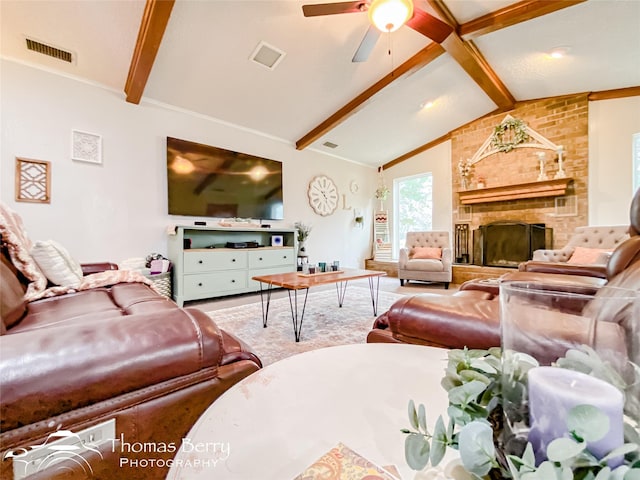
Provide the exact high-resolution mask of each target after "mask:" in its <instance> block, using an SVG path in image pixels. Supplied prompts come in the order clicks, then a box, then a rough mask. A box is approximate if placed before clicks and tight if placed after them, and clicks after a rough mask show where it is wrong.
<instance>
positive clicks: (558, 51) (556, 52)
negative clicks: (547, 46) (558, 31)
mask: <svg viewBox="0 0 640 480" xmlns="http://www.w3.org/2000/svg"><path fill="white" fill-rule="evenodd" d="M569 50H570V49H569V47H564V46H563V47H556V48H554V49H553V50H551V51H550V52H549V53H548V54H547V55H548V56H549V57H551V58H555V59H560V58H564V57H566V56H567V55H568V54H569Z"/></svg>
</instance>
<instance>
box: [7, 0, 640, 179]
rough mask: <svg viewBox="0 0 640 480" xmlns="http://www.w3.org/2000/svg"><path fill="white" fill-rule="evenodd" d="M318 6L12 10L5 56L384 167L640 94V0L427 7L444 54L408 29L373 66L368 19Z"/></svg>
mask: <svg viewBox="0 0 640 480" xmlns="http://www.w3.org/2000/svg"><path fill="white" fill-rule="evenodd" d="M317 3H330V2H319V1H316V0H306V1H301V0H281V1H268V0H256V1H248V0H247V1H239V0H235V1H234V0H232V1H219V0H208V1H203V0H200V1H196V0H176V1H175V2H173V1H172V0H147V2H144V1H137V0H136V1H128V0H125V1H119V0H109V1H105V0H76V1H73V0H71V1H69V0H65V1H62V0H48V1H35V0H2V1H0V21H1V29H2V33H1V37H0V54H1V55H2V57H4V58H8V59H12V60H16V61H20V62H25V63H28V64H31V65H36V66H38V67H40V68H45V69H48V70H53V71H56V72H59V73H61V74H64V75H69V76H74V77H77V78H81V79H84V80H86V81H89V82H92V83H97V84H100V85H103V86H105V87H108V88H111V89H114V90H116V91H118V92H122V94H123V101H129V102H130V103H132V104H137V103H139V102H140V103H149V102H152V103H159V104H163V105H167V106H170V107H172V108H177V109H181V110H187V111H191V112H194V113H196V114H198V115H202V116H205V117H210V118H212V119H215V120H216V121H221V122H225V123H229V124H234V125H237V126H238V127H240V128H243V129H248V130H251V131H254V132H256V133H258V134H260V135H265V136H268V137H271V138H275V139H279V140H282V141H284V142H287V143H290V144H291V146H292V148H297V149H298V150H301V149H313V150H315V151H318V152H321V153H324V154H326V155H331V156H335V157H339V158H342V159H345V160H348V161H353V162H358V163H362V164H369V165H371V166H379V165H384V164H387V165H388V164H390V163H391V164H392V163H394V162H397V161H400V160H402V159H403V158H406V157H408V156H411V155H413V154H415V153H416V152H419V151H421V150H423V149H425V148H427V147H428V146H429V145H430V144H432V142H434V141H438V139H441V138H442V137H443V136H445V135H446V134H447V133H448V132H450V131H451V130H454V129H456V128H457V127H459V126H461V125H464V124H466V123H468V122H470V121H472V120H474V119H476V118H479V117H482V116H483V115H486V114H489V113H491V112H494V111H496V110H502V111H508V110H509V109H511V108H512V107H513V105H514V104H515V103H516V102H518V101H524V100H531V99H536V98H543V97H551V96H558V95H565V94H571V93H580V92H594V94H593V98H606V97H618V96H629V95H640V28H639V25H640V1H637V0H589V1H583V0H555V1H549V0H524V1H520V2H513V1H511V0H415V1H414V4H415V6H416V9H418V10H419V11H424V12H427V13H429V14H430V15H433V16H435V17H437V18H439V19H442V20H444V21H445V22H446V23H448V24H449V25H451V26H452V27H453V31H452V33H451V34H450V35H448V36H447V38H446V39H445V40H444V41H443V42H442V43H441V44H438V43H434V42H432V41H431V40H430V39H429V38H427V37H426V36H424V35H423V34H422V33H420V32H418V31H416V30H415V29H413V28H410V27H409V26H407V25H405V26H403V27H401V28H400V29H399V30H398V31H396V32H394V33H391V34H386V33H385V34H382V35H380V37H379V38H378V40H377V42H376V43H375V46H374V48H373V50H372V51H371V54H370V55H369V57H368V59H367V61H365V62H359V63H354V62H352V57H353V55H354V53H355V52H356V50H357V49H358V46H359V45H360V43H361V41H362V39H363V37H364V35H365V33H366V32H367V31H368V28H369V19H368V16H367V14H366V13H364V12H357V13H348V14H338V15H327V16H315V17H305V16H304V15H303V11H302V5H306V4H317ZM26 38H29V39H33V40H36V41H38V42H42V43H44V44H48V45H51V46H54V47H56V48H59V49H62V50H65V51H69V52H71V53H72V57H73V60H72V62H70V63H68V62H64V61H61V60H59V59H54V58H51V57H49V56H46V55H42V54H41V53H36V52H34V51H30V50H28V49H27V48H26V42H25V39H26ZM260 42H266V44H267V46H269V47H271V48H274V49H275V50H276V51H280V52H282V53H284V56H283V57H282V58H281V60H280V61H279V62H278V63H277V65H276V66H275V68H273V69H270V68H267V67H265V66H263V65H261V64H258V63H256V62H255V61H253V60H252V59H251V57H252V54H253V53H254V52H255V51H256V48H257V47H258V46H259V44H260ZM556 48H561V49H562V50H563V52H564V56H563V58H553V57H552V56H551V55H550V54H551V52H552V50H554V49H556ZM425 105H430V106H429V107H427V108H425ZM188 140H195V141H198V140H201V139H188ZM326 143H328V144H329V146H327V145H326ZM332 145H335V147H333V148H331V147H332ZM218 146H222V147H224V145H218ZM234 148H236V149H237V148H239V147H238V146H234Z"/></svg>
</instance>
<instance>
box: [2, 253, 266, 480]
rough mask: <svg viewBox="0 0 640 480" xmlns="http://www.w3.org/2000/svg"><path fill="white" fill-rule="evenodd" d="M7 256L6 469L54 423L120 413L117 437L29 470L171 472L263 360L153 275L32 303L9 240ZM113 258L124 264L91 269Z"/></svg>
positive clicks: (87, 474) (114, 475) (70, 425)
mask: <svg viewBox="0 0 640 480" xmlns="http://www.w3.org/2000/svg"><path fill="white" fill-rule="evenodd" d="M1 259H2V262H1V263H0V268H1V281H2V284H1V286H2V324H1V326H2V336H0V388H1V404H0V421H1V429H0V450H1V455H2V461H1V463H0V478H2V479H11V478H14V477H13V474H14V473H15V472H16V471H18V470H20V469H24V468H25V464H24V462H23V461H22V460H21V457H20V456H19V454H20V453H23V452H26V451H33V450H35V449H37V448H40V447H38V446H39V445H44V444H47V443H48V442H49V441H51V439H52V437H51V436H52V434H53V437H57V436H61V435H60V432H72V433H74V434H78V436H79V437H80V438H83V437H82V436H81V435H80V432H82V431H84V430H85V429H87V428H88V427H91V426H95V425H97V424H101V423H103V422H105V421H107V420H110V419H115V439H113V440H107V441H104V442H102V443H100V442H99V439H97V438H94V439H90V440H91V441H90V445H89V446H91V447H92V448H91V450H86V451H84V452H82V451H81V452H80V453H77V454H76V453H73V452H75V451H74V450H65V451H64V452H62V453H61V450H53V449H52V450H51V452H50V453H52V454H55V455H57V457H56V458H57V461H56V462H50V463H52V466H50V467H49V468H46V469H44V470H42V469H41V471H37V470H38V466H37V465H36V466H32V468H34V469H35V470H36V472H35V473H34V474H33V475H32V476H30V477H29V479H45V478H46V479H62V478H64V479H86V478H96V479H103V480H111V479H123V480H124V479H127V480H131V479H134V480H135V479H164V478H165V477H166V474H167V472H168V468H169V466H170V463H171V459H172V458H173V457H174V456H175V454H176V451H177V450H178V449H180V448H181V445H182V443H181V442H182V439H184V438H185V437H187V434H188V432H189V430H190V428H191V427H192V426H193V424H194V423H195V421H196V420H197V419H198V417H199V416H200V415H201V414H202V412H203V411H204V410H205V409H206V408H207V407H208V406H209V405H210V404H211V403H212V402H213V401H214V400H215V399H216V398H218V397H219V396H220V395H221V394H222V393H223V392H225V391H226V390H227V389H229V388H230V387H231V386H232V385H234V384H235V383H237V382H238V381H240V380H241V379H243V378H244V377H246V376H248V375H250V374H251V373H253V372H255V371H256V370H258V369H259V368H261V362H260V360H259V359H258V358H257V357H256V355H254V353H252V351H251V350H250V348H249V347H248V346H247V345H246V344H244V343H243V342H242V341H241V340H239V339H238V338H236V337H234V336H233V335H231V334H229V333H227V332H225V331H223V330H220V329H219V328H218V327H217V326H216V324H215V322H214V321H213V320H212V319H211V318H209V317H208V316H207V315H206V314H204V313H203V312H202V311H200V310H197V309H195V308H179V307H178V306H177V305H176V304H175V303H174V302H172V301H170V300H168V299H166V298H165V297H163V296H161V295H160V294H158V293H156V292H155V291H154V290H152V289H151V288H150V287H149V286H148V285H145V284H143V283H137V282H127V283H117V284H114V285H109V286H104V287H99V288H92V289H89V290H84V291H78V292H75V293H67V294H64V295H58V296H53V297H51V298H42V299H40V300H35V301H32V302H30V303H25V302H24V301H23V300H22V299H23V298H24V293H25V288H26V281H25V278H24V276H23V275H22V274H21V273H20V272H19V271H17V270H16V268H15V266H14V262H12V259H11V258H10V255H9V254H8V253H7V251H6V249H3V254H2V255H1ZM103 268H108V269H110V268H114V266H113V265H111V264H93V265H87V266H85V268H84V269H83V271H84V272H85V273H95V272H97V271H99V270H101V269H103ZM56 432H57V433H56ZM211 440H212V441H222V440H224V439H215V438H212V439H211ZM94 442H95V443H94ZM69 452H72V453H69ZM16 455H18V456H16ZM61 455H63V456H62V457H61ZM64 455H66V457H65V456H64ZM77 455H80V456H81V457H82V458H80V457H79V456H77ZM51 458H53V456H52V457H51ZM42 465H44V463H43V464H42Z"/></svg>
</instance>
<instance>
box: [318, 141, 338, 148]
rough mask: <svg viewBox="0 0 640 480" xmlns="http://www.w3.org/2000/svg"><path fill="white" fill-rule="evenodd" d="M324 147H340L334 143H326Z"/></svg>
mask: <svg viewBox="0 0 640 480" xmlns="http://www.w3.org/2000/svg"><path fill="white" fill-rule="evenodd" d="M322 145H324V146H325V147H327V148H336V147H337V146H338V145H337V144H335V143H333V142H324V143H323V144H322Z"/></svg>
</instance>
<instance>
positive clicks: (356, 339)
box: [207, 285, 403, 365]
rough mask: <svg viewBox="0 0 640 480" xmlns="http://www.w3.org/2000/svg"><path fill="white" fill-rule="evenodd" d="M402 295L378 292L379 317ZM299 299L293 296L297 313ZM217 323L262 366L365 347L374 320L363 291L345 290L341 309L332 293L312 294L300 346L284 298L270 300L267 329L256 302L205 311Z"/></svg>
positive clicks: (331, 291)
mask: <svg viewBox="0 0 640 480" xmlns="http://www.w3.org/2000/svg"><path fill="white" fill-rule="evenodd" d="M402 296H403V295H401V294H398V293H391V292H385V291H382V290H381V291H380V292H379V297H378V315H380V314H382V313H383V312H385V311H386V310H388V309H389V307H390V306H391V304H392V303H393V302H395V301H396V300H397V299H399V298H401V297H402ZM303 300H304V294H302V293H301V292H299V293H298V305H299V311H301V310H302V308H301V306H302V302H303ZM207 314H208V315H209V316H210V317H211V318H212V319H213V320H214V321H215V322H216V324H217V325H218V326H219V327H220V328H222V329H223V330H226V331H228V332H230V333H233V334H234V335H236V336H238V337H240V338H241V339H242V340H244V341H245V342H247V343H248V344H249V345H250V346H251V347H252V348H253V349H254V351H255V352H256V354H257V355H258V357H260V359H261V360H262V362H263V363H264V365H269V364H271V363H274V362H277V361H278V360H281V359H283V358H286V357H289V356H291V355H295V354H298V353H302V352H306V351H308V350H315V349H317V348H323V347H329V346H334V345H346V344H351V343H364V342H366V338H367V333H368V332H369V330H370V329H371V326H372V325H373V321H374V319H375V317H374V315H373V310H372V306H371V295H370V294H369V289H368V288H363V287H357V286H352V285H349V287H348V289H347V291H346V295H345V299H344V302H343V305H342V307H339V306H338V296H337V292H336V290H335V289H327V290H322V291H311V292H309V297H308V299H307V305H306V309H305V313H304V318H303V322H302V330H301V334H300V341H299V342H296V341H295V338H294V334H293V321H292V319H291V307H290V303H289V298H288V297H287V296H286V295H285V297H284V298H276V299H273V298H272V300H271V305H270V307H269V318H268V326H267V328H263V327H262V307H261V303H260V302H259V301H258V302H254V303H249V304H247V305H241V306H235V307H230V308H223V309H218V310H215V311H208V312H207Z"/></svg>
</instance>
